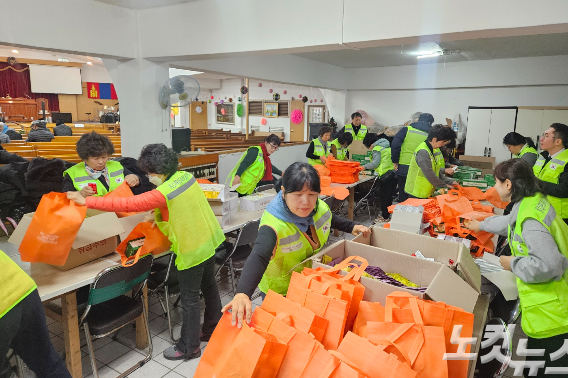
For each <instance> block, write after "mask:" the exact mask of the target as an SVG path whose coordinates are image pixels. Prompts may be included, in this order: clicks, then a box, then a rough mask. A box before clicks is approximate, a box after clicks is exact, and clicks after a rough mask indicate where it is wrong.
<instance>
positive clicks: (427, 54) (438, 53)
mask: <svg viewBox="0 0 568 378" xmlns="http://www.w3.org/2000/svg"><path fill="white" fill-rule="evenodd" d="M441 55H444V52H443V51H429V52H425V53H422V54H420V55H417V56H416V58H417V59H422V58H434V57H436V56H441Z"/></svg>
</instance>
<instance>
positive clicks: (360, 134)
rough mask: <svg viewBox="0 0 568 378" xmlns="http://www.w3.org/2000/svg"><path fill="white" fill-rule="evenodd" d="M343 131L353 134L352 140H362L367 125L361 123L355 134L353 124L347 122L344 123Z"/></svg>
mask: <svg viewBox="0 0 568 378" xmlns="http://www.w3.org/2000/svg"><path fill="white" fill-rule="evenodd" d="M345 132H346V133H351V135H353V140H363V139H365V135H367V126H365V125H361V128H360V129H359V132H358V133H357V135H355V130H354V129H353V124H351V123H349V124H347V125H345Z"/></svg>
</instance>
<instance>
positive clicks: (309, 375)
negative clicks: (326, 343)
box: [299, 343, 366, 378]
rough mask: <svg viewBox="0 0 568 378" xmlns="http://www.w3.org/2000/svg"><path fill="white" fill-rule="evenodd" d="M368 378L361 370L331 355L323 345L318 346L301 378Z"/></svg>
mask: <svg viewBox="0 0 568 378" xmlns="http://www.w3.org/2000/svg"><path fill="white" fill-rule="evenodd" d="M313 377H317V378H366V377H365V375H364V374H363V373H362V372H361V371H360V370H359V369H354V368H352V367H351V366H349V365H347V364H346V363H344V362H343V361H342V360H340V359H339V358H337V357H335V356H333V355H331V353H330V352H328V351H327V350H325V348H324V347H323V345H321V344H319V343H318V344H317V346H316V348H315V350H314V352H313V353H312V355H311V356H310V360H309V361H308V365H307V366H306V368H305V369H304V371H303V372H302V375H300V376H299V378H313Z"/></svg>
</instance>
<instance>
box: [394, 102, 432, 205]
mask: <svg viewBox="0 0 568 378" xmlns="http://www.w3.org/2000/svg"><path fill="white" fill-rule="evenodd" d="M433 122H434V117H432V114H430V113H421V114H420V117H419V118H418V121H416V122H413V123H411V124H410V126H407V127H403V128H402V129H400V131H399V132H398V133H396V135H395V137H394V139H393V141H392V143H391V159H392V162H393V164H394V169H395V171H396V176H397V180H398V202H403V201H404V200H406V199H407V198H408V196H407V194H406V192H405V191H404V187H405V184H406V176H407V175H408V169H409V166H410V161H411V160H412V156H413V155H414V151H415V150H416V147H418V145H419V144H420V143H422V142H424V141H425V140H426V137H427V136H428V132H429V131H430V128H431V127H432V123H433Z"/></svg>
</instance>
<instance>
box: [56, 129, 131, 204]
mask: <svg viewBox="0 0 568 378" xmlns="http://www.w3.org/2000/svg"><path fill="white" fill-rule="evenodd" d="M77 154H78V155H79V157H80V158H81V160H83V162H82V163H78V164H75V165H74V166H72V167H71V168H69V169H68V170H66V171H65V172H63V191H64V192H70V191H73V190H76V191H79V192H81V195H82V196H83V197H89V196H104V195H105V194H107V193H108V192H112V191H113V190H115V189H116V188H118V186H119V185H120V184H122V183H123V182H125V181H126V183H127V184H128V186H130V187H133V186H138V185H140V179H139V178H138V176H136V175H135V174H133V173H132V172H130V171H129V170H128V169H125V168H124V167H123V166H122V164H120V163H119V162H118V161H114V160H109V158H110V156H111V155H112V154H114V145H113V144H112V142H111V141H110V139H109V138H107V137H106V136H104V135H101V134H98V133H96V132H94V131H93V132H91V133H86V134H83V135H81V138H79V140H78V141H77ZM94 188H96V189H94Z"/></svg>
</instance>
